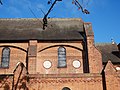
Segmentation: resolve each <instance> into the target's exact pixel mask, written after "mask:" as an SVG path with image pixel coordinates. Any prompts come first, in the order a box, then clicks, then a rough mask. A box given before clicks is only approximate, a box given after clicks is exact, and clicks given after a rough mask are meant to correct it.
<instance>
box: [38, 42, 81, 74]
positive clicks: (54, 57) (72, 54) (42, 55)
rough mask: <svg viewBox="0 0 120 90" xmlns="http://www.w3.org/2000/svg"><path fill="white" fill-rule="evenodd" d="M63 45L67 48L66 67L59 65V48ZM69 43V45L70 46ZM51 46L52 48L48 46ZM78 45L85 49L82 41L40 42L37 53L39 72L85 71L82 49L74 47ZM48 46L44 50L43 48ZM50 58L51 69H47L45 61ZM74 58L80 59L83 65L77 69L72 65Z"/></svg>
mask: <svg viewBox="0 0 120 90" xmlns="http://www.w3.org/2000/svg"><path fill="white" fill-rule="evenodd" d="M60 45H63V46H64V47H65V48H66V61H67V67H66V68H57V67H58V48H59V47H60ZM68 45H69V46H68ZM47 47H50V48H47ZM74 47H77V48H79V49H81V50H83V47H82V43H81V42H78V43H54V42H53V43H42V42H41V43H38V53H37V73H40V74H58V73H83V56H82V51H80V50H78V49H76V48H74ZM44 48H47V49H45V50H43V51H41V50H42V49H44ZM46 60H49V61H51V63H52V67H51V68H50V69H45V68H44V67H43V62H44V61H46ZM73 60H79V61H80V62H81V67H80V68H78V69H75V68H74V67H73V65H72V63H73Z"/></svg>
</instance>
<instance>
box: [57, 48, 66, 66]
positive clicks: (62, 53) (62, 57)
mask: <svg viewBox="0 0 120 90" xmlns="http://www.w3.org/2000/svg"><path fill="white" fill-rule="evenodd" d="M66 66H67V64H66V49H65V48H64V47H62V46H61V47H59V48H58V67H66Z"/></svg>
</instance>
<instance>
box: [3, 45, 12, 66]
mask: <svg viewBox="0 0 120 90" xmlns="http://www.w3.org/2000/svg"><path fill="white" fill-rule="evenodd" d="M9 61H10V48H8V47H5V48H3V50H2V60H1V67H3V68H7V67H9Z"/></svg>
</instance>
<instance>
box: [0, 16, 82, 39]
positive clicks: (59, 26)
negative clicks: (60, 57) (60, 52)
mask: <svg viewBox="0 0 120 90" xmlns="http://www.w3.org/2000/svg"><path fill="white" fill-rule="evenodd" d="M42 27H43V26H42V19H0V40H4V41H5V40H29V39H37V40H82V39H83V37H82V35H81V32H83V21H82V20H81V19H78V18H77V19H74V18H73V19H57V18H56V19H49V20H48V27H47V29H46V30H43V29H42Z"/></svg>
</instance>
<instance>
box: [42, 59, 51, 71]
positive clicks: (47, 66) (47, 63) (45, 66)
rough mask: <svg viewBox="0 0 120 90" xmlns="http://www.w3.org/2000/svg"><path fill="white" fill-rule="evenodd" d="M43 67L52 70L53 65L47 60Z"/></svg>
mask: <svg viewBox="0 0 120 90" xmlns="http://www.w3.org/2000/svg"><path fill="white" fill-rule="evenodd" d="M43 66H44V68H46V69H49V68H51V66H52V63H51V61H49V60H46V61H44V63H43Z"/></svg>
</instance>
